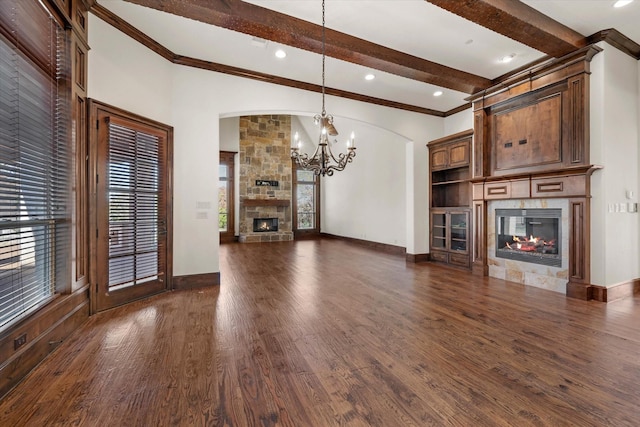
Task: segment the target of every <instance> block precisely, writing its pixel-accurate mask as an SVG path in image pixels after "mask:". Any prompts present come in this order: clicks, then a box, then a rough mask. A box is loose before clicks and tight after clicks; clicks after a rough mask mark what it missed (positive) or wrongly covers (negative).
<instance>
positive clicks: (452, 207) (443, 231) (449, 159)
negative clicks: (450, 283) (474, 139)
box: [427, 129, 473, 268]
mask: <svg viewBox="0 0 640 427" xmlns="http://www.w3.org/2000/svg"><path fill="white" fill-rule="evenodd" d="M472 134H473V130H472V129H470V130H468V131H464V132H460V133H457V134H455V135H450V136H447V137H444V138H440V139H437V140H435V141H431V142H429V144H427V146H428V147H429V174H430V179H431V185H430V190H431V191H430V215H429V218H430V221H431V227H430V232H431V240H430V243H431V245H430V246H431V250H430V258H431V260H433V261H439V262H444V263H447V264H451V265H456V266H461V267H467V268H468V267H469V266H470V264H471V263H470V257H469V248H470V242H469V218H470V201H471V183H470V179H471V170H470V157H471V156H470V153H471V136H472Z"/></svg>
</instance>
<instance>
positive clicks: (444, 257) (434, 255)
mask: <svg viewBox="0 0 640 427" xmlns="http://www.w3.org/2000/svg"><path fill="white" fill-rule="evenodd" d="M430 258H431V260H432V261H438V262H448V261H449V255H448V254H447V253H446V252H438V251H431V255H430Z"/></svg>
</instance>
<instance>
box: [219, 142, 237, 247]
mask: <svg viewBox="0 0 640 427" xmlns="http://www.w3.org/2000/svg"><path fill="white" fill-rule="evenodd" d="M236 154H237V153H236V152H234V151H220V156H219V162H220V163H219V164H220V165H226V166H227V168H228V171H229V173H228V174H227V188H228V193H227V231H220V242H221V243H226V242H234V241H236V240H237V238H236V235H235V234H236V231H235V215H236V214H235V158H236ZM219 182H220V177H218V183H219Z"/></svg>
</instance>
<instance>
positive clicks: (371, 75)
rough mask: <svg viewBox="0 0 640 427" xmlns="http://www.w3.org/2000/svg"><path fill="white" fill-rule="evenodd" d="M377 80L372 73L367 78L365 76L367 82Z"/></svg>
mask: <svg viewBox="0 0 640 427" xmlns="http://www.w3.org/2000/svg"><path fill="white" fill-rule="evenodd" d="M375 78H376V76H375V74H371V73H369V74H367V75H366V76H364V79H365V80H373V79H375Z"/></svg>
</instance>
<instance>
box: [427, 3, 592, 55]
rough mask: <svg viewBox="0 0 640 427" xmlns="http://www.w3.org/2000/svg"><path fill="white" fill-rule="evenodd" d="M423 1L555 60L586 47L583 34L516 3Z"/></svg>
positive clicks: (529, 7)
mask: <svg viewBox="0 0 640 427" xmlns="http://www.w3.org/2000/svg"><path fill="white" fill-rule="evenodd" d="M426 1H428V2H429V3H432V4H434V5H436V6H438V7H440V8H442V9H444V10H446V11H448V12H451V13H454V14H456V15H458V16H461V17H462V18H465V19H467V20H469V21H471V22H475V23H476V24H478V25H481V26H483V27H485V28H488V29H490V30H493V31H495V32H496V33H498V34H502V35H503V36H506V37H509V38H510V39H513V40H515V41H518V42H520V43H522V44H524V45H527V46H529V47H532V48H534V49H536V50H538V51H540V52H543V53H546V54H547V55H550V56H552V57H554V58H560V57H562V56H564V55H567V54H569V53H571V52H573V51H575V50H577V49H579V48H581V47H584V46H586V45H587V44H588V41H587V39H586V37H585V36H583V35H582V34H580V33H578V32H576V31H574V30H572V29H571V28H569V27H567V26H565V25H563V24H561V23H559V22H558V21H555V20H553V19H551V18H549V17H548V16H547V15H545V14H543V13H541V12H539V11H537V10H536V9H534V8H532V7H531V6H528V5H526V4H525V3H522V2H520V1H517V0H456V1H452V0H426Z"/></svg>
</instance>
